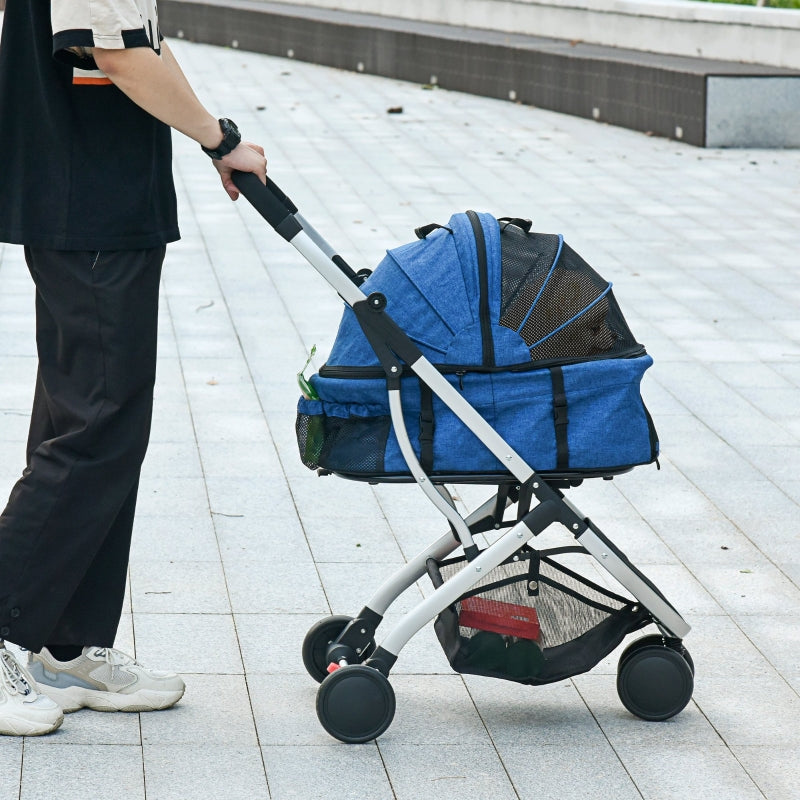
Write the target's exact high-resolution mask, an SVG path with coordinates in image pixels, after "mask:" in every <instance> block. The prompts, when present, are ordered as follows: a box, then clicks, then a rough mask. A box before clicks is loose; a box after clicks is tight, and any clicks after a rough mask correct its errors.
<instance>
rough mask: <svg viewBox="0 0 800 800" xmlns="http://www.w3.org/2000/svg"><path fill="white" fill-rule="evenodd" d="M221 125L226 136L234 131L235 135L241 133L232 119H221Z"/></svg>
mask: <svg viewBox="0 0 800 800" xmlns="http://www.w3.org/2000/svg"><path fill="white" fill-rule="evenodd" d="M219 127H220V128H221V129H222V133H223V134H224V135H225V136H227V135H228V134H229V133H232V134H233V135H234V136H236V135H237V134H238V133H239V128H238V127H237V126H236V123H235V122H234V121H233V120H232V119H221V120H220V121H219Z"/></svg>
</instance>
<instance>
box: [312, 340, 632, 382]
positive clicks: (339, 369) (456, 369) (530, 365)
mask: <svg viewBox="0 0 800 800" xmlns="http://www.w3.org/2000/svg"><path fill="white" fill-rule="evenodd" d="M644 355H647V350H645V348H644V347H640V348H638V349H636V350H634V351H632V352H629V353H613V354H609V355H604V356H592V358H590V359H589V358H559V359H551V360H549V361H529V362H525V363H523V364H510V365H508V364H504V365H502V366H499V367H498V366H493V367H484V366H481V365H480V364H434V365H433V366H434V367H435V369H436V370H437V371H438V372H441V373H442V375H458V382H459V386H460V387H461V389H463V388H464V376H465V375H467V374H470V373H476V374H491V373H495V372H534V371H536V370H540V369H549V368H550V367H565V366H568V365H569V364H583V363H585V362H586V361H602V360H604V359H613V358H639V357H640V356H644ZM319 375H320V377H321V378H364V379H366V378H385V377H386V371H385V370H384V369H383V367H379V366H377V365H375V366H364V367H354V366H345V365H339V364H323V366H322V367H320V370H319Z"/></svg>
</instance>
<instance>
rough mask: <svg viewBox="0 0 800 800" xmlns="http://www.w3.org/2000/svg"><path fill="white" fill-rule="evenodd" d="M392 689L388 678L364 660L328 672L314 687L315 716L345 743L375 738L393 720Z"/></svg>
mask: <svg viewBox="0 0 800 800" xmlns="http://www.w3.org/2000/svg"><path fill="white" fill-rule="evenodd" d="M394 711H395V698H394V689H392V685H391V684H390V683H389V679H388V678H387V677H386V676H385V675H384V674H383V673H382V672H378V670H376V669H374V668H373V667H368V666H366V665H364V664H355V665H353V666H347V667H342V668H341V669H337V670H336V671H335V672H332V673H331V674H330V675H328V677H327V678H325V680H324V681H323V682H322V683H321V684H320V687H319V690H318V691H317V716H318V717H319V721H320V722H321V723H322V727H323V728H325V730H326V731H328V733H329V734H330V735H331V736H333V737H334V738H335V739H338V740H339V741H341V742H346V743H347V744H361V743H363V742H369V741H371V740H372V739H377V738H378V736H380V735H381V734H382V733H383V732H384V731H385V730H386V729H387V728H388V727H389V725H391V724H392V720H393V719H394Z"/></svg>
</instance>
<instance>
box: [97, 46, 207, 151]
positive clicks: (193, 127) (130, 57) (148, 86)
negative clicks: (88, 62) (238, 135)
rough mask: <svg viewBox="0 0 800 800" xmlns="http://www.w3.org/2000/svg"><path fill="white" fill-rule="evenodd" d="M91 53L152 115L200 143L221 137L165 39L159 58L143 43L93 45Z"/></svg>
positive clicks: (109, 75) (127, 93)
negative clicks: (120, 46)
mask: <svg viewBox="0 0 800 800" xmlns="http://www.w3.org/2000/svg"><path fill="white" fill-rule="evenodd" d="M93 55H94V60H95V62H96V63H97V66H98V68H99V69H101V70H102V71H103V72H104V73H105V74H106V75H107V76H108V77H109V79H110V80H111V82H112V83H114V85H115V86H117V87H118V88H119V89H120V90H121V91H122V92H124V93H125V94H126V95H128V97H130V98H131V100H133V102H134V103H136V104H137V105H138V106H141V107H142V108H143V109H144V110H145V111H147V112H149V113H150V114H152V115H153V116H154V117H156V118H157V119H160V120H161V121H162V122H164V123H166V124H167V125H169V126H171V127H173V128H175V129H176V130H179V131H180V132H181V133H184V134H186V136H188V137H190V138H191V139H194V140H195V141H196V142H199V143H200V144H202V145H203V146H204V147H208V148H211V149H213V148H215V147H217V146H218V145H219V143H220V142H221V141H222V133H221V131H220V127H219V123H218V121H217V120H216V119H215V118H214V117H213V116H212V115H211V114H210V113H209V112H208V111H207V110H206V109H205V107H204V106H203V104H202V103H201V102H200V101H199V100H198V99H197V96H196V95H195V93H194V91H193V90H192V88H191V86H190V85H189V82H188V81H187V80H186V78H185V77H184V75H183V72H182V71H181V69H180V67H179V66H178V63H177V62H176V61H175V58H174V57H173V55H172V52H171V51H170V50H169V48H168V47H167V46H166V43H164V42H162V55H161V58H159V57H158V56H157V55H156V54H155V53H154V52H153V51H152V50H150V48H147V47H131V48H128V49H124V50H105V49H102V48H99V47H95V48H94V51H93Z"/></svg>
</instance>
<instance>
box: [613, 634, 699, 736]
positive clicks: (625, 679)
mask: <svg viewBox="0 0 800 800" xmlns="http://www.w3.org/2000/svg"><path fill="white" fill-rule="evenodd" d="M645 638H647V637H645ZM660 638H661V637H659V640H660ZM634 644H636V643H634ZM693 689H694V675H693V673H692V668H691V667H690V666H689V662H688V660H687V659H686V658H685V657H684V656H683V655H681V653H679V652H678V651H677V650H674V649H672V648H671V647H667V646H666V645H664V644H661V643H658V644H656V643H653V644H647V643H646V644H644V645H640V646H639V647H638V648H635V649H634V650H633V652H630V653H627V655H626V654H625V653H623V657H622V658H621V659H620V662H619V670H618V672H617V693H618V694H619V699H620V700H621V701H622V704H623V705H624V706H625V708H627V709H628V711H630V712H631V714H634V715H635V716H637V717H639V718H640V719H645V720H648V721H652V722H661V721H663V720H666V719H669V718H670V717H674V716H675V715H676V714H678V713H680V712H681V711H683V709H684V708H685V707H686V705H687V703H688V702H689V700H691V699H692V691H693Z"/></svg>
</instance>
